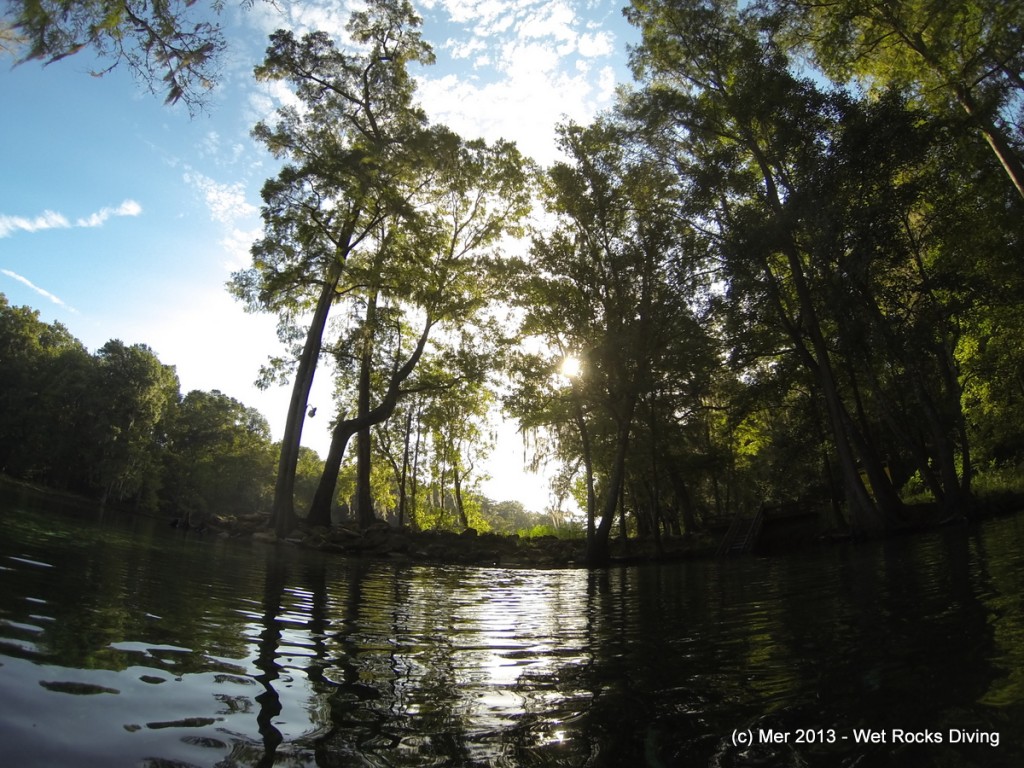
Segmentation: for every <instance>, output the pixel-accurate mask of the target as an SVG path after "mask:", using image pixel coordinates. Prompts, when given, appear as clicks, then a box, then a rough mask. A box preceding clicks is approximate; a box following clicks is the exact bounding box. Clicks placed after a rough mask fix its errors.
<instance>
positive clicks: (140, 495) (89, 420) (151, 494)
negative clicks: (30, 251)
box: [0, 293, 556, 534]
mask: <svg viewBox="0 0 1024 768" xmlns="http://www.w3.org/2000/svg"><path fill="white" fill-rule="evenodd" d="M415 408H416V410H417V411H419V419H418V420H417V422H416V424H417V426H418V428H419V429H420V430H422V431H423V434H421V435H419V437H418V438H417V440H416V442H417V444H418V445H419V448H418V449H417V461H416V463H417V466H416V467H414V468H412V469H410V470H409V472H408V473H407V475H408V478H409V480H410V482H409V483H408V485H409V487H411V488H414V489H415V490H414V491H413V493H412V494H411V496H412V498H410V499H407V500H405V502H404V505H403V507H402V509H401V510H399V507H398V497H397V494H396V492H395V487H394V482H393V479H392V477H391V475H390V472H389V470H388V469H387V465H385V464H382V465H381V467H382V470H383V471H382V472H381V473H380V475H379V476H378V477H376V478H375V481H376V482H375V488H374V500H375V504H376V514H377V516H378V517H379V518H381V519H384V520H387V521H389V522H392V523H394V524H408V525H413V526H416V527H417V528H430V529H446V530H463V529H464V528H465V527H466V526H467V525H469V524H470V523H472V525H473V526H474V527H476V528H477V529H478V530H481V531H494V532H497V533H505V534H517V533H529V532H534V533H554V532H556V529H555V528H551V527H550V523H551V522H552V521H551V517H550V516H548V515H541V514H538V513H536V512H530V511H528V510H526V509H525V508H524V507H523V505H522V504H521V503H520V502H516V501H503V502H495V501H491V500H490V499H488V498H486V497H484V496H483V495H481V494H480V493H479V492H477V490H476V486H475V480H474V483H473V484H472V486H471V487H470V486H469V485H468V483H467V488H466V489H465V491H464V497H463V498H462V499H461V500H460V502H461V504H462V511H461V513H460V511H459V507H457V505H456V500H455V498H454V493H453V492H452V489H451V488H450V487H448V489H447V490H446V486H450V481H449V482H447V483H446V476H450V474H451V470H450V469H446V468H445V461H446V459H445V456H446V451H448V453H450V451H451V447H450V445H451V434H452V431H453V430H452V429H451V428H450V427H447V426H446V424H445V420H444V418H443V416H444V413H445V412H444V409H443V408H441V407H440V406H439V405H437V404H435V405H434V406H432V407H427V406H426V405H424V404H423V403H416V404H415ZM462 429H463V431H464V430H465V429H466V427H465V425H463V427H462ZM381 438H382V446H383V445H386V444H387V443H386V436H385V435H383V434H382V435H381ZM435 444H436V446H437V449H434V448H431V447H430V446H431V445H435ZM280 449H281V446H280V443H275V442H273V441H272V439H271V434H270V427H269V425H268V424H267V421H266V419H265V418H264V417H263V416H262V415H261V414H260V413H259V412H258V411H256V410H255V409H253V408H250V407H247V406H245V405H244V404H242V403H240V402H239V401H238V400H235V399H234V398H232V397H229V396H227V395H225V394H223V393H222V392H219V391H217V390H213V391H211V392H205V391H201V390H192V391H191V392H188V393H187V394H185V395H182V394H181V392H180V388H179V382H178V377H177V375H176V373H175V370H174V367H173V366H169V365H164V364H163V363H161V362H160V360H159V359H158V358H157V356H156V354H155V353H154V352H153V350H151V349H150V348H149V347H147V346H146V345H144V344H133V345H131V346H128V345H126V344H124V343H123V342H121V341H118V340H113V341H109V342H107V343H106V344H104V345H103V346H102V347H101V348H100V349H99V350H97V351H96V352H95V353H90V352H89V351H88V350H87V349H86V348H85V346H84V345H83V344H82V343H81V342H80V341H79V340H78V339H76V338H75V337H74V336H73V335H72V334H71V333H70V332H69V331H68V329H67V328H65V327H64V326H63V325H61V324H60V323H53V324H49V323H45V322H43V321H42V320H40V319H39V313H38V312H37V311H36V310H33V309H31V308H29V307H14V306H11V305H10V303H9V302H8V300H7V297H6V296H5V295H4V294H2V293H0V472H2V473H3V474H5V475H8V476H10V477H14V478H17V479H20V480H24V481H28V482H33V483H38V484H40V485H44V486H47V487H50V488H54V489H57V490H63V491H68V492H72V493H76V494H81V495H85V496H88V497H91V498H95V499H97V500H100V501H104V502H109V503H111V504H115V505H121V506H125V507H128V508H131V509H133V510H136V511H139V512H144V513H148V514H159V515H164V516H166V517H169V518H174V519H178V520H181V521H182V522H183V523H186V524H187V525H189V526H193V527H197V526H203V525H205V524H207V523H209V522H210V521H211V520H213V519H215V518H219V519H221V520H224V519H230V518H235V517H252V516H262V517H264V518H265V519H268V520H269V516H270V508H271V501H272V499H273V489H274V481H275V474H276V466H277V459H278V456H279V454H280ZM382 450H384V449H383V448H382ZM323 467H324V464H323V461H322V459H321V458H320V456H318V455H317V454H316V452H315V451H313V450H311V449H309V448H305V447H303V448H301V449H300V454H299V462H298V471H297V482H296V498H297V503H298V504H301V505H305V506H307V507H308V505H309V504H310V503H311V502H312V499H313V494H314V493H315V491H316V488H317V485H318V482H319V480H320V476H321V474H322V472H323ZM354 489H355V473H354V468H353V467H351V466H350V467H348V468H347V471H346V472H344V473H342V482H341V483H340V484H339V487H338V495H337V497H336V499H335V500H334V501H333V503H332V507H335V508H338V509H339V510H340V512H341V513H342V515H344V514H346V513H347V511H348V510H350V509H351V506H352V495H353V494H354ZM400 513H401V514H402V515H404V520H400ZM467 516H468V517H467ZM544 526H549V527H547V528H545V527H544Z"/></svg>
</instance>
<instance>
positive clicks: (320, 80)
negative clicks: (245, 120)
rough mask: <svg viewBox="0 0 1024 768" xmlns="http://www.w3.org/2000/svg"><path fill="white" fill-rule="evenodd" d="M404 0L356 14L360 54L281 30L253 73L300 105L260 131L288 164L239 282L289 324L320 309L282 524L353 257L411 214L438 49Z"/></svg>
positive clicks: (286, 452) (282, 464)
mask: <svg viewBox="0 0 1024 768" xmlns="http://www.w3.org/2000/svg"><path fill="white" fill-rule="evenodd" d="M420 23H421V22H420V19H419V17H418V16H417V15H416V13H415V12H414V10H413V8H412V6H411V4H410V3H408V2H407V0H376V1H375V2H372V3H370V4H369V6H368V7H367V8H366V9H365V10H363V11H358V12H355V13H353V14H352V16H351V18H350V20H349V23H348V25H347V30H348V32H349V34H350V36H351V38H352V40H353V42H354V44H355V45H356V46H358V49H357V50H355V51H353V52H348V51H343V50H339V49H338V48H337V46H336V45H335V43H334V41H333V40H332V39H331V38H330V37H329V36H328V35H327V34H326V33H324V32H314V33H310V34H308V35H305V36H304V37H302V38H301V39H300V40H296V38H295V36H294V35H293V34H292V33H291V32H287V31H278V32H276V33H274V34H273V35H272V36H271V45H270V47H269V48H268V50H267V57H266V59H265V61H264V62H263V64H262V65H260V66H259V67H257V69H256V76H257V78H259V79H264V80H280V81H284V82H286V83H288V84H289V85H291V86H292V87H293V88H294V89H295V93H296V96H297V97H298V99H299V102H300V103H301V105H302V109H301V110H300V109H297V108H294V107H283V108H281V109H280V110H279V111H278V121H277V122H276V123H275V124H274V125H272V126H271V125H267V124H265V123H261V124H259V125H257V126H256V128H255V129H254V135H255V136H256V138H258V139H259V140H260V141H262V142H263V143H264V144H265V145H266V146H267V148H268V149H269V150H270V151H271V152H272V153H274V155H275V156H277V157H280V158H283V159H284V160H285V161H286V164H285V166H284V168H283V169H282V170H281V172H280V173H279V174H278V176H277V177H276V178H274V179H271V180H270V181H268V182H267V184H266V185H265V186H264V189H263V199H264V206H263V219H264V222H265V236H264V238H263V239H262V240H260V241H259V242H257V243H256V244H255V245H254V246H253V267H252V268H251V269H249V270H246V271H243V272H240V273H238V274H236V275H235V276H234V277H233V282H232V287H233V290H234V292H235V293H236V294H237V295H239V296H240V297H242V298H244V299H245V300H246V301H247V302H248V304H249V306H250V308H253V309H259V310H264V311H272V312H277V313H278V314H279V315H280V316H281V317H282V320H283V321H284V324H285V326H288V325H290V324H293V323H294V322H295V321H296V319H297V318H298V317H299V316H301V315H303V314H304V313H306V312H311V313H312V315H311V317H310V319H309V326H308V329H307V331H306V334H305V342H304V344H303V345H302V348H301V351H300V352H299V355H298V364H297V367H296V370H295V376H294V382H293V387H292V397H291V401H290V405H289V409H288V415H287V419H286V422H285V433H284V437H283V439H282V443H281V457H280V461H279V464H278V480H277V485H276V488H275V493H274V509H273V520H272V522H273V525H274V528H275V530H276V531H277V533H278V534H279V535H282V536H283V535H286V534H287V533H288V532H289V531H290V530H291V528H292V527H293V525H294V521H295V512H294V484H295V468H296V464H297V461H298V455H299V445H300V442H301V438H302V426H303V421H304V419H305V415H306V408H307V404H308V400H309V392H310V389H311V387H312V383H313V377H314V374H315V372H316V368H317V365H318V363H319V358H320V352H321V349H322V345H323V335H324V331H325V328H326V324H327V318H328V314H329V312H330V309H331V306H332V304H333V303H334V301H335V300H336V298H337V290H338V285H339V281H340V279H341V275H342V272H343V271H344V267H345V264H346V262H347V261H348V259H349V257H350V256H351V255H352V253H353V252H355V251H356V250H357V249H358V248H359V247H360V244H361V243H363V241H364V240H365V239H366V238H367V237H368V236H369V234H370V233H371V232H373V231H374V230H375V229H376V228H377V227H378V226H379V225H380V224H381V222H382V221H383V220H384V219H385V218H387V217H389V216H396V215H402V214H403V213H407V212H408V206H407V201H406V196H407V195H408V193H409V191H410V188H409V183H408V176H409V174H411V173H414V172H415V170H416V169H415V166H414V163H413V161H414V159H416V153H411V152H409V151H408V147H409V146H410V144H412V143H414V142H415V141H416V140H417V137H418V136H419V135H421V133H422V126H423V124H424V122H425V117H424V115H423V112H422V110H420V109H419V108H417V107H416V106H414V104H413V100H412V99H413V91H414V82H413V80H412V77H411V76H410V74H409V72H408V67H409V65H410V64H411V63H413V62H418V63H421V64H428V63H431V62H432V61H433V53H432V52H431V50H430V48H429V46H428V45H427V44H426V43H425V42H423V41H422V40H421V38H420V34H419V27H420Z"/></svg>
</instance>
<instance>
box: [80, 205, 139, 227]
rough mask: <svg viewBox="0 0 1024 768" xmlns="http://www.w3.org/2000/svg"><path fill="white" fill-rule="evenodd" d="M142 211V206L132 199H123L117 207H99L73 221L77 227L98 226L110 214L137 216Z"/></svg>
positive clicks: (104, 221) (103, 222)
mask: <svg viewBox="0 0 1024 768" xmlns="http://www.w3.org/2000/svg"><path fill="white" fill-rule="evenodd" d="M140 213H142V206H141V205H139V204H138V203H137V202H135V201H134V200H125V201H124V202H123V203H121V204H120V205H119V206H117V208H101V209H100V210H98V211H97V212H96V213H93V214H90V215H89V216H86V217H84V218H81V219H78V220H77V221H76V222H75V226H77V227H100V226H102V225H103V224H105V223H106V221H107V219H109V218H110V217H111V216H138V215H139V214H140Z"/></svg>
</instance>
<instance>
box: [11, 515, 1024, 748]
mask: <svg viewBox="0 0 1024 768" xmlns="http://www.w3.org/2000/svg"><path fill="white" fill-rule="evenodd" d="M0 515H2V520H0V522H2V525H3V528H2V530H3V532H4V535H3V536H2V537H0V578H2V579H3V585H4V588H3V589H2V590H0V733H2V734H3V737H4V743H5V750H6V754H7V755H9V756H10V759H11V760H13V761H14V762H13V763H12V764H16V765H19V766H25V767H26V768H31V767H32V766H43V765H65V764H74V765H76V766H83V767H85V768H89V767H90V766H97V767H98V766H110V765H133V766H146V767H147V768H171V767H172V766H174V767H175V768H181V767H184V766H216V767H217V768H235V767H236V766H237V767H241V766H296V767H297V766H314V765H315V766H322V767H328V766H346V767H348V766H391V767H394V768H400V767H402V766H416V767H417V768H419V766H468V767H470V768H472V767H474V766H495V767H496V768H512V767H513V766H516V767H518V766H621V765H631V766H632V765H637V766H651V767H652V768H660V767H669V768H674V767H675V766H705V765H706V766H719V767H733V766H760V765H770V766H793V767H794V768H795V767H796V766H848V767H850V768H852V767H853V766H860V767H861V768H866V766H872V768H873V767H874V766H881V767H882V768H886V767H887V766H905V765H914V766H924V767H927V766H935V767H936V768H938V767H939V766H965V767H967V768H970V767H971V766H986V768H989V767H991V766H995V767H996V768H1001V767H1002V766H1017V765H1021V764H1024V748H1022V744H1021V740H1020V737H1019V736H1018V734H1019V733H1020V732H1021V725H1022V724H1024V604H1022V597H1021V596H1022V595H1024V561H1022V556H1021V554H1020V553H1021V552H1022V547H1021V545H1022V543H1024V530H1022V524H1021V521H1019V520H1017V519H1012V518H1011V519H1006V520H1001V521H993V523H991V524H987V525H985V526H983V527H982V528H980V529H978V530H975V531H964V530H962V529H953V530H947V531H943V532H939V533H935V534H933V535H929V536H925V537H921V538H916V539H899V540H893V541H888V542H882V543H879V544H876V545H868V546H861V547H856V548H846V549H834V550H829V551H826V552H817V553H807V554H802V555H794V556H791V557H787V558H779V559H769V560H758V559H753V558H751V559H743V560H736V561H729V562H702V563H689V564H686V563H682V564H673V565H665V566H643V567H636V568H615V569H609V570H604V571H594V572H586V571H569V570H559V571H540V570H531V571H523V570H512V569H497V568H495V569H467V568H461V567H420V566H405V567H400V566H394V565H391V564H388V563H381V562H353V561H345V560H340V559H332V558H326V557H323V556H320V555H313V554H310V553H301V552H297V551H293V550H288V549H275V548H266V547H262V546H249V545H239V544H234V543H231V542H223V541H219V540H211V539H204V538H201V537H195V536H194V535H188V534H182V533H180V532H178V531H174V532H169V531H167V530H164V529H163V528H162V527H161V528H156V527H154V526H153V524H152V521H140V520H139V519H137V518H118V517H116V516H113V517H112V516H111V515H110V514H109V513H102V514H101V513H98V512H91V511H83V510H74V511H72V512H70V513H69V512H68V511H67V510H65V511H58V510H54V509H50V508H47V507H45V506H44V507H40V506H39V505H34V506H33V505H31V504H26V503H25V502H17V503H11V502H10V501H9V500H8V501H3V500H0ZM895 729H902V730H904V731H906V732H908V733H933V734H940V735H942V737H943V739H942V740H941V743H930V744H900V743H893V742H894V730H895ZM857 731H865V732H866V731H872V732H874V733H875V734H880V735H881V736H884V737H885V743H873V744H865V743H858V742H857V741H856V740H855V739H854V738H853V734H854V733H855V732H857ZM737 732H738V733H744V732H749V733H751V734H752V735H754V736H755V737H756V738H754V739H753V743H749V744H738V743H735V742H734V736H733V734H734V733H737ZM989 733H998V734H999V735H1000V744H999V746H998V747H995V746H991V745H988V744H978V743H965V739H964V737H963V734H975V735H977V734H989ZM762 734H763V735H764V737H765V738H762ZM829 734H833V740H832V741H831V743H830V742H829V739H828V735H829ZM800 735H803V737H804V738H803V739H802V743H799V742H798V738H799V736H800ZM768 736H771V737H772V738H773V740H772V741H770V742H769V741H768V740H767V737H768ZM951 736H952V737H953V738H952V739H951ZM782 737H784V739H783V740H781V741H779V740H777V739H782ZM844 737H845V738H844Z"/></svg>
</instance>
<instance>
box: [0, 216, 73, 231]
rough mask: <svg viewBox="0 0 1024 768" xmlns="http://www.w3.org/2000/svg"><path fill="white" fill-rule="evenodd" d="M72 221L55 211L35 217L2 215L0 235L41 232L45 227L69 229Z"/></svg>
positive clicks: (0, 218)
mask: <svg viewBox="0 0 1024 768" xmlns="http://www.w3.org/2000/svg"><path fill="white" fill-rule="evenodd" d="M70 226H71V223H70V222H69V221H68V220H67V219H65V218H64V217H63V216H62V215H61V214H59V213H56V212H54V211H43V212H42V213H41V214H39V215H38V216H36V217H35V218H33V219H26V218H24V217H22V216H0V237H9V236H10V235H12V234H14V233H15V232H18V231H21V232H39V231H40V230H43V229H67V228H68V227H70Z"/></svg>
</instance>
